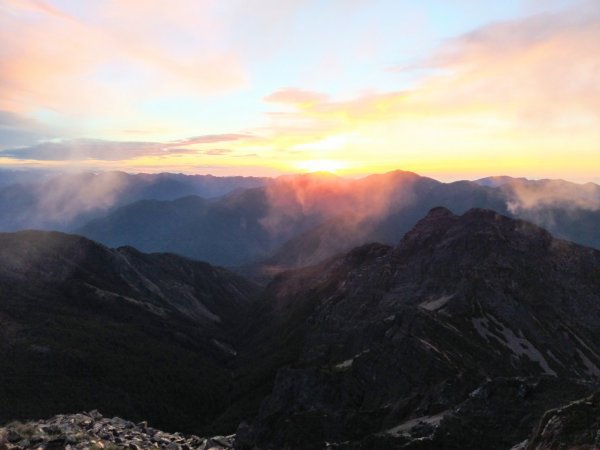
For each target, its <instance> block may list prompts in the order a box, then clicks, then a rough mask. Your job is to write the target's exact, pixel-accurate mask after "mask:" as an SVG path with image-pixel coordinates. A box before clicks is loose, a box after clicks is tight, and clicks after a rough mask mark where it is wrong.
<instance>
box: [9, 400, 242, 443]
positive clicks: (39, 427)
mask: <svg viewBox="0 0 600 450" xmlns="http://www.w3.org/2000/svg"><path fill="white" fill-rule="evenodd" d="M232 446H233V436H215V437H212V438H201V437H199V436H195V435H184V434H181V433H178V432H176V433H166V432H164V431H160V430H157V429H155V428H152V427H150V426H148V423H147V422H139V423H134V422H130V421H128V420H124V419H122V418H120V417H113V418H108V417H103V416H102V414H100V413H99V412H98V411H96V410H93V411H89V412H82V413H78V414H67V415H56V416H54V417H52V418H51V419H48V420H40V421H34V422H26V423H21V422H13V423H11V424H8V425H6V426H5V427H4V428H0V450H25V449H36V450H116V449H128V450H144V449H164V450H192V449H197V450H225V449H231V448H233V447H232Z"/></svg>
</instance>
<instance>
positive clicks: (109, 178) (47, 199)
mask: <svg viewBox="0 0 600 450" xmlns="http://www.w3.org/2000/svg"><path fill="white" fill-rule="evenodd" d="M32 173H33V174H34V175H35V176H32ZM268 181H269V179H265V178H254V177H214V176H212V175H183V174H174V173H159V174H128V173H124V172H102V173H98V174H95V173H64V174H46V173H40V174H37V173H36V172H29V171H23V172H22V173H21V172H18V173H13V172H4V171H0V212H1V213H2V214H1V215H0V230H2V231H16V230H20V229H30V228H37V229H52V230H61V231H72V230H74V229H76V228H77V227H80V226H82V225H83V224H85V223H86V222H88V221H89V220H92V219H94V218H98V217H102V216H104V215H106V214H107V213H109V212H111V211H113V210H114V209H115V208H118V207H119V206H123V205H126V204H129V203H132V202H135V201H138V200H143V199H145V200H175V199H178V198H181V197H185V196H188V195H198V196H201V197H205V198H215V197H220V196H223V195H226V194H228V193H231V192H233V191H235V190H238V189H248V188H254V187H258V186H263V185H264V184H266V183H267V182H268Z"/></svg>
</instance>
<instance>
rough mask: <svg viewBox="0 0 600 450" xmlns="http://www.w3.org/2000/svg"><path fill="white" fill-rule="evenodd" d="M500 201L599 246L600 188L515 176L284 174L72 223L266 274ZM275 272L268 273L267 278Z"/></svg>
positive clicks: (513, 213) (118, 240)
mask: <svg viewBox="0 0 600 450" xmlns="http://www.w3.org/2000/svg"><path fill="white" fill-rule="evenodd" d="M436 206H444V207H446V208H448V209H450V210H451V211H453V212H454V213H456V214H462V213H464V212H465V211H467V210H469V209H471V208H485V209H492V210H494V211H497V212H500V213H502V214H505V215H508V216H510V217H514V218H520V219H524V220H528V221H531V222H533V223H535V224H537V225H540V226H543V227H545V228H547V229H548V230H550V231H551V232H552V233H553V234H555V235H556V236H558V237H560V238H563V239H567V240H571V241H574V242H577V243H579V244H583V245H588V246H592V247H595V248H600V227H598V226H597V224H598V223H600V187H599V186H598V185H595V184H591V183H589V184H587V185H579V184H575V183H569V182H565V181H562V180H535V181H532V180H524V179H512V178H508V177H500V178H499V177H496V178H490V179H483V180H478V181H476V182H471V181H458V182H453V183H441V182H439V181H436V180H433V179H431V178H427V177H421V176H419V175H417V174H414V173H411V172H402V171H396V172H390V173H387V174H381V175H372V176H369V177H365V178H361V179H357V180H348V179H341V178H337V177H334V176H331V175H323V174H312V175H311V174H309V175H302V176H295V177H282V178H278V179H275V180H273V181H272V182H270V183H268V184H266V185H264V186H260V187H255V188H252V189H245V190H238V191H234V192H231V193H229V194H227V195H225V196H224V197H221V198H218V199H214V200H212V201H207V200H205V199H202V198H199V197H194V196H190V197H186V198H180V199H177V200H164V201H153V200H151V201H148V200H141V201H138V202H134V203H132V204H128V205H125V206H123V207H121V208H119V209H117V210H115V211H113V212H110V213H108V214H107V215H105V216H102V217H99V218H97V219H95V220H92V221H90V222H88V223H87V224H85V225H83V226H82V227H80V228H77V229H75V230H74V231H75V232H77V233H79V234H82V235H85V236H87V237H89V238H91V239H94V240H97V241H100V242H103V243H105V244H106V245H109V246H121V245H132V246H134V247H136V248H139V249H141V250H143V251H151V252H152V251H169V252H175V253H179V254H182V255H185V256H187V257H190V258H194V259H200V260H206V261H209V262H211V263H214V264H219V265H224V266H227V267H238V269H237V270H239V272H240V273H243V274H246V275H251V276H255V277H257V278H263V279H268V278H269V277H270V276H271V275H272V274H273V273H277V272H279V271H281V270H284V269H287V268H296V267H302V266H306V265H312V264H316V263H319V262H321V261H323V260H325V259H327V258H329V257H332V256H334V255H336V254H339V253H343V252H347V251H349V250H350V249H352V248H353V247H356V246H359V245H363V244H366V243H369V242H381V243H385V244H388V245H394V244H395V243H397V242H398V241H399V240H400V239H401V238H402V236H403V235H404V234H405V233H406V232H407V231H409V230H410V229H411V228H412V227H413V226H414V225H415V224H416V223H417V221H418V220H419V219H420V218H422V217H423V216H424V215H425V214H426V213H427V211H428V210H429V209H431V208H434V207H436ZM265 274H267V276H265Z"/></svg>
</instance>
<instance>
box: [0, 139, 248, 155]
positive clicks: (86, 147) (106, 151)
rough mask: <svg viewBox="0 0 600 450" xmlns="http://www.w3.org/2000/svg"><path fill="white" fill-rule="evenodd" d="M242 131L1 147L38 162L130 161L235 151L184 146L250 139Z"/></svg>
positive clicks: (74, 140)
mask: <svg viewBox="0 0 600 450" xmlns="http://www.w3.org/2000/svg"><path fill="white" fill-rule="evenodd" d="M250 137H251V136H250V135H242V134H221V135H217V134H211V135H206V136H194V137H191V138H188V139H181V140H177V141H172V142H166V143H162V142H120V141H105V140H99V139H73V140H66V141H58V142H42V143H40V144H37V145H33V146H28V147H21V148H15V149H8V150H1V151H0V157H5V158H12V159H22V160H38V161H85V160H98V161H127V160H130V159H134V158H141V157H164V156H173V155H226V154H229V153H231V152H232V150H225V149H207V150H202V149H196V148H185V147H184V146H186V145H198V144H214V143H216V142H229V141H237V140H239V139H243V138H250Z"/></svg>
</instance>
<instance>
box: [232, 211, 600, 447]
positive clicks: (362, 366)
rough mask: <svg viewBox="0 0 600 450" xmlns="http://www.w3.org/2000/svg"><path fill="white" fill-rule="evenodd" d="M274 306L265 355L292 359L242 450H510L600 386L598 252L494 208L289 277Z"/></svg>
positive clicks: (427, 221)
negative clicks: (549, 414)
mask: <svg viewBox="0 0 600 450" xmlns="http://www.w3.org/2000/svg"><path fill="white" fill-rule="evenodd" d="M262 307H263V310H262V312H261V315H262V322H263V323H266V324H269V327H270V332H264V334H263V335H262V336H260V337H259V338H256V339H257V340H256V341H255V343H254V345H256V346H258V345H259V344H262V345H264V346H268V348H269V351H268V352H266V351H265V352H263V353H262V354H261V353H255V358H254V359H255V365H256V364H257V361H260V360H261V358H262V361H263V364H264V366H269V364H270V361H272V360H273V358H274V356H273V355H281V354H285V355H286V356H285V361H286V365H285V367H281V368H279V369H278V370H275V371H274V375H273V376H274V381H273V388H272V390H271V392H270V394H268V395H267V397H266V398H265V400H264V401H263V402H262V404H261V406H260V409H259V412H258V414H257V417H256V418H255V420H254V421H253V422H252V425H251V426H249V427H244V428H243V429H242V430H240V432H239V433H238V443H239V445H241V446H244V445H245V446H246V447H245V448H253V446H258V447H259V448H295V449H296V448H297V449H301V448H304V449H305V448H315V449H316V448H323V447H324V446H325V445H326V443H329V444H331V445H333V444H335V445H336V446H337V447H338V448H357V449H358V448H415V449H416V448H419V449H422V448H432V449H433V448H461V449H465V448H487V449H503V448H504V449H506V448H510V447H512V446H513V445H516V444H518V443H519V442H522V441H523V440H525V439H527V438H528V437H529V436H530V434H531V432H532V430H533V428H534V427H535V426H536V424H537V422H538V420H539V419H540V418H541V417H542V415H543V414H544V413H545V411H547V410H549V409H552V408H557V407H560V406H562V405H564V404H565V402H568V401H571V400H576V399H578V398H581V397H584V396H585V395H587V394H589V393H590V392H593V391H594V389H596V388H597V387H598V380H599V376H600V333H599V329H598V324H599V323H600V252H599V251H596V250H592V249H589V248H585V247H581V246H578V245H575V244H572V243H569V242H566V241H562V240H557V239H555V238H553V237H552V236H551V235H550V233H548V232H547V231H545V230H543V229H541V228H539V227H537V226H535V225H532V224H530V223H528V222H524V221H519V220H514V219H511V218H508V217H505V216H502V215H500V214H497V213H495V212H493V211H489V210H479V209H473V210H470V211H468V212H466V213H465V214H463V215H462V216H457V215H455V214H453V213H452V212H450V211H449V210H447V209H445V208H435V209H433V210H431V211H430V213H429V214H428V215H427V216H426V217H425V218H424V219H423V220H421V221H420V222H419V223H418V224H417V225H416V226H415V227H414V228H413V229H412V230H411V231H410V232H409V233H407V234H406V235H405V237H404V238H403V239H402V241H401V242H400V243H399V245H398V246H396V247H389V246H385V245H381V244H370V245H366V246H363V247H360V248H357V249H355V250H353V251H351V252H350V253H348V254H346V255H342V256H340V257H337V258H334V259H332V260H330V261H328V262H326V263H324V264H322V265H319V266H315V267H310V268H306V269H301V270H296V271H291V272H286V273H284V274H281V275H280V276H279V277H277V278H276V279H275V280H274V281H273V282H272V283H271V284H270V285H269V286H268V287H267V288H266V292H265V293H264V294H263V297H262ZM273 365H276V364H273Z"/></svg>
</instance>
